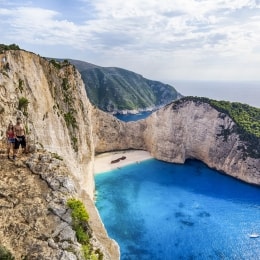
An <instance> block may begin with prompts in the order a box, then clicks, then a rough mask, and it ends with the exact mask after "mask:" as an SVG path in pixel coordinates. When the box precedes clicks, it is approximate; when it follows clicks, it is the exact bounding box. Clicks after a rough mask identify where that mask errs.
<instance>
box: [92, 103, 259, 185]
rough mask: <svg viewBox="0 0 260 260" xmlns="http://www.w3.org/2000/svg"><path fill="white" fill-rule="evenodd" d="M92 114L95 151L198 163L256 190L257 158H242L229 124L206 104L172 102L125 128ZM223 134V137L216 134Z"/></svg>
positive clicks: (227, 117)
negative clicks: (143, 152)
mask: <svg viewBox="0 0 260 260" xmlns="http://www.w3.org/2000/svg"><path fill="white" fill-rule="evenodd" d="M94 113H95V114H96V117H97V118H102V120H98V121H97V122H96V123H95V124H94V131H93V132H94V136H95V138H94V139H95V149H96V152H100V153H101V152H105V151H110V150H115V149H120V150H124V149H144V150H147V151H149V152H151V154H152V155H153V156H154V157H155V158H157V159H159V160H163V161H167V162H174V163H184V162H185V160H186V159H188V158H192V159H198V160H201V161H203V162H204V163H206V164H207V165H208V166H209V167H211V168H215V169H217V170H219V171H222V172H225V173H226V174H228V175H231V176H233V177H235V178H238V179H240V180H243V181H246V182H248V183H253V184H257V185H260V172H259V169H260V159H259V157H256V158H253V157H250V156H249V155H247V156H245V154H244V151H243V150H242V149H240V147H241V146H242V145H246V144H244V142H243V141H242V140H241V138H240V136H239V135H238V134H237V133H236V132H234V131H232V130H233V127H234V125H235V122H234V121H233V120H232V119H231V118H230V117H229V116H228V115H226V114H223V113H221V112H219V111H217V110H216V109H214V108H213V107H212V106H211V105H210V104H208V103H204V102H196V101H189V100H187V101H185V102H177V103H172V104H170V105H168V106H166V107H164V108H162V109H160V110H158V111H156V112H154V113H153V114H152V115H151V116H150V117H148V118H147V119H146V120H141V121H139V122H129V123H123V122H121V121H118V120H116V119H114V118H112V117H111V116H109V115H104V114H103V112H100V111H98V110H96V111H95V112H94ZM101 113H102V115H100V114H101ZM223 129H224V130H225V131H226V132H227V133H229V134H228V135H227V136H224V135H223V134H222V132H223Z"/></svg>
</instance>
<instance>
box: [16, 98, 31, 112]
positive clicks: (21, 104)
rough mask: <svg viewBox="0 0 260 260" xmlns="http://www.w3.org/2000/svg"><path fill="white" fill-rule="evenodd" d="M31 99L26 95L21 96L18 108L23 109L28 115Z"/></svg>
mask: <svg viewBox="0 0 260 260" xmlns="http://www.w3.org/2000/svg"><path fill="white" fill-rule="evenodd" d="M29 103H30V102H29V100H28V99H27V98H25V97H21V98H19V102H18V110H21V111H23V114H24V115H27V109H28V105H29Z"/></svg>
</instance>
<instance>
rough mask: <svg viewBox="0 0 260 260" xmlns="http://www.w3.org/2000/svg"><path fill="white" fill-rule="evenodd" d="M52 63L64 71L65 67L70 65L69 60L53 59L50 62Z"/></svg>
mask: <svg viewBox="0 0 260 260" xmlns="http://www.w3.org/2000/svg"><path fill="white" fill-rule="evenodd" d="M50 63H51V64H52V65H53V66H54V67H55V68H57V69H59V70H60V69H62V68H63V67H65V66H68V65H70V63H69V61H68V60H60V59H58V60H54V59H51V60H50Z"/></svg>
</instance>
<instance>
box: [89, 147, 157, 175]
mask: <svg viewBox="0 0 260 260" xmlns="http://www.w3.org/2000/svg"><path fill="white" fill-rule="evenodd" d="M122 156H125V157H126V159H124V160H120V161H119V162H117V163H112V164H111V161H113V160H116V159H118V158H121V157H122ZM151 158H153V157H152V156H151V154H150V153H149V152H146V151H141V150H129V151H117V152H110V153H102V154H100V155H97V156H96V157H95V164H94V173H95V174H97V173H101V172H106V171H111V170H114V169H117V168H121V167H123V166H126V165H129V164H133V163H138V162H141V161H145V160H148V159H151Z"/></svg>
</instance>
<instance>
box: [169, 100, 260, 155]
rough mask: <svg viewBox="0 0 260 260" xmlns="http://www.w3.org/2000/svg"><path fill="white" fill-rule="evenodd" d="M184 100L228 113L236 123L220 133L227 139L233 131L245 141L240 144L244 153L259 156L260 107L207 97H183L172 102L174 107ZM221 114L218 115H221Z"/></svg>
mask: <svg viewBox="0 0 260 260" xmlns="http://www.w3.org/2000/svg"><path fill="white" fill-rule="evenodd" d="M186 101H194V102H196V103H208V104H209V105H211V106H212V107H213V108H215V109H216V110H217V111H219V112H220V113H223V115H224V116H225V115H228V116H229V117H230V118H232V120H233V121H234V122H235V123H236V126H235V127H233V129H224V128H223V129H222V132H221V135H222V136H223V137H224V140H225V141H227V138H228V136H229V135H230V134H231V133H232V132H235V133H237V134H238V135H239V137H240V140H241V141H243V142H244V143H245V145H243V146H241V147H240V149H242V150H243V151H244V152H245V154H246V155H249V156H251V157H253V158H259V157H260V108H256V107H251V106H249V105H247V104H241V103H238V102H228V101H216V100H212V99H208V98H200V97H185V98H182V99H180V100H178V101H176V102H174V103H173V104H174V107H176V106H178V105H180V104H183V103H184V102H186ZM223 115H220V117H222V116H223Z"/></svg>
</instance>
